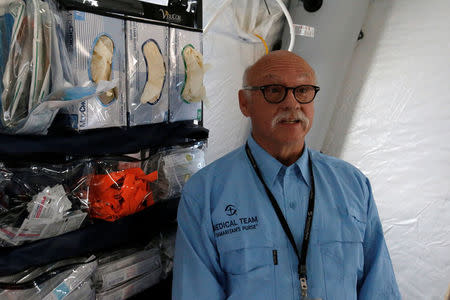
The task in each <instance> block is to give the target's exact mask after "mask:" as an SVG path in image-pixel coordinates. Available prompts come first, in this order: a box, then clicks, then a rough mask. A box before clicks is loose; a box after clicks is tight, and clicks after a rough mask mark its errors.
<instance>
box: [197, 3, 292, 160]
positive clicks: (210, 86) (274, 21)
mask: <svg viewBox="0 0 450 300" xmlns="http://www.w3.org/2000/svg"><path fill="white" fill-rule="evenodd" d="M283 1H284V2H287V0H283ZM225 2H226V1H225V0H204V3H203V6H204V7H203V17H204V22H205V24H207V23H208V22H209V21H210V20H211V19H212V18H213V16H214V15H215V14H216V13H217V11H218V10H220V9H221V6H222V4H223V3H225ZM267 5H268V7H269V10H270V12H271V14H270V15H268V13H267V8H266V6H265V4H264V1H262V0H246V1H242V0H235V1H232V2H230V5H227V6H226V7H225V9H224V10H223V12H221V14H220V15H219V16H218V17H217V19H215V21H214V23H213V24H212V25H211V27H210V29H209V31H208V32H207V33H206V34H205V35H204V39H203V41H204V42H203V52H204V58H205V62H206V63H209V64H210V65H211V68H210V70H209V71H208V72H207V73H206V76H205V80H204V84H205V86H206V93H207V98H208V100H207V101H206V102H205V104H204V126H205V127H206V128H208V129H210V135H209V142H208V143H209V146H208V152H207V157H206V160H207V162H208V163H210V162H212V161H214V160H215V159H217V158H219V157H221V156H223V155H224V154H226V153H228V152H230V151H231V150H233V149H235V148H237V147H239V146H241V145H242V144H243V143H244V142H245V140H246V139H247V136H248V134H249V132H250V122H249V120H248V119H247V118H245V117H244V116H243V115H242V114H241V111H240V109H239V102H238V91H239V89H240V88H241V87H242V76H243V74H244V71H245V69H246V68H247V67H248V66H249V65H251V64H253V63H254V62H255V61H256V60H257V59H259V58H260V57H261V56H262V55H264V53H265V52H264V51H265V48H264V46H263V44H262V42H261V41H260V40H259V39H258V38H256V37H255V36H253V35H252V34H247V33H246V32H250V33H258V34H259V35H261V36H263V37H264V38H265V39H266V42H267V44H268V45H269V47H271V45H272V44H273V43H274V42H275V40H276V38H277V35H279V31H281V29H282V26H283V22H284V18H283V15H282V13H281V9H280V8H279V6H278V4H277V3H276V2H275V1H274V0H267Z"/></svg>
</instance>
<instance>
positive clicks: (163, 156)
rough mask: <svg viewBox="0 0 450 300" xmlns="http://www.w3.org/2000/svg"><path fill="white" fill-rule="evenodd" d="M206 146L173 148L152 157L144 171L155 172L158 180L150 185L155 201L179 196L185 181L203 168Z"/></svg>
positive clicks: (200, 143)
mask: <svg viewBox="0 0 450 300" xmlns="http://www.w3.org/2000/svg"><path fill="white" fill-rule="evenodd" d="M205 150H206V144H205V143H204V142H199V143H196V144H194V145H193V146H188V147H173V148H170V149H165V150H162V151H160V152H158V153H156V154H155V155H153V156H152V157H151V158H150V160H149V161H148V162H146V163H145V165H144V170H146V171H147V170H157V171H158V180H156V181H155V182H153V183H151V187H152V188H153V192H154V194H155V199H157V200H167V199H171V198H176V197H179V196H180V195H181V190H182V189H183V186H184V184H185V183H186V181H187V180H188V179H189V178H190V177H191V176H192V175H194V174H195V173H196V172H197V171H198V170H200V169H201V168H203V167H204V166H205V164H206V163H205Z"/></svg>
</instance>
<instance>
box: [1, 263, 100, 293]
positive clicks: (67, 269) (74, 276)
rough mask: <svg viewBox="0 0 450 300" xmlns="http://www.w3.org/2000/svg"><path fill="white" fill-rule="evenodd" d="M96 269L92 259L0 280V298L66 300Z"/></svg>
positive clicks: (48, 267)
mask: <svg viewBox="0 0 450 300" xmlns="http://www.w3.org/2000/svg"><path fill="white" fill-rule="evenodd" d="M96 268H97V261H96V258H95V257H94V256H91V257H89V258H87V259H86V258H84V259H81V260H80V259H71V260H66V261H64V262H57V263H55V264H52V265H50V266H46V267H40V268H36V269H34V270H32V271H25V272H22V273H21V274H17V275H14V276H9V278H7V279H6V278H5V279H6V280H5V279H3V278H2V281H1V283H0V288H1V289H0V298H2V299H3V298H5V299H17V300H20V299H43V300H59V299H66V297H67V296H68V295H70V294H71V293H72V292H74V291H76V290H77V289H78V287H79V286H80V285H81V284H83V282H85V281H86V280H88V279H89V277H91V276H92V274H93V272H94V271H95V269H96ZM73 299H74V298H73ZM78 299H80V298H78Z"/></svg>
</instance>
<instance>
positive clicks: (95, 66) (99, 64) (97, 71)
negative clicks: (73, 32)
mask: <svg viewBox="0 0 450 300" xmlns="http://www.w3.org/2000/svg"><path fill="white" fill-rule="evenodd" d="M113 54H114V42H113V41H112V40H111V39H110V38H109V37H108V36H106V35H102V36H101V37H99V38H98V40H97V43H96V44H95V46H94V51H93V53H92V61H91V75H92V81H94V82H95V83H96V84H98V83H99V82H100V81H101V80H105V81H109V80H110V79H111V68H112V58H113ZM99 98H100V101H102V103H103V104H108V103H110V102H111V101H112V100H113V99H114V98H115V93H114V89H111V90H109V91H106V92H105V93H103V94H101V95H100V96H99Z"/></svg>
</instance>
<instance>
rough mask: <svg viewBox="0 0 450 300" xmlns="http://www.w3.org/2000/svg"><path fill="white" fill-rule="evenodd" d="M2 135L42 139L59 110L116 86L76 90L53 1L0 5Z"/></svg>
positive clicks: (9, 0) (17, 0)
mask: <svg viewBox="0 0 450 300" xmlns="http://www.w3.org/2000/svg"><path fill="white" fill-rule="evenodd" d="M0 31H1V34H0V46H1V47H0V49H1V50H0V64H1V67H0V76H1V78H0V79H1V81H2V83H1V84H0V94H1V96H0V97H1V98H0V132H2V133H8V134H46V133H47V130H48V127H49V126H50V125H51V123H52V121H53V119H54V117H55V116H56V113H57V112H58V110H59V109H60V108H61V107H64V106H68V105H72V104H73V103H77V102H79V101H82V100H84V99H85V98H86V97H92V96H93V95H97V94H101V93H102V92H104V91H106V90H108V89H110V88H111V87H113V86H115V85H116V84H117V82H112V81H111V82H104V83H102V84H98V85H93V84H91V85H89V86H74V80H73V76H72V73H71V69H72V67H71V64H70V60H69V56H68V52H67V49H66V47H65V44H64V27H63V22H62V18H61V12H60V11H58V10H57V8H56V5H55V4H54V3H53V2H52V1H51V0H47V1H45V2H44V1H40V0H28V1H23V0H7V1H6V2H5V1H3V2H2V4H0Z"/></svg>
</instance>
